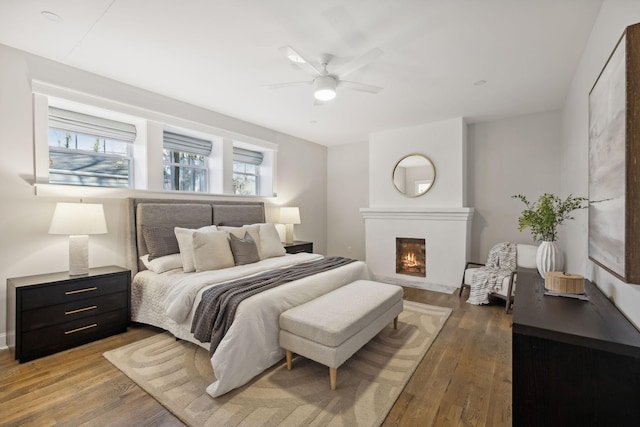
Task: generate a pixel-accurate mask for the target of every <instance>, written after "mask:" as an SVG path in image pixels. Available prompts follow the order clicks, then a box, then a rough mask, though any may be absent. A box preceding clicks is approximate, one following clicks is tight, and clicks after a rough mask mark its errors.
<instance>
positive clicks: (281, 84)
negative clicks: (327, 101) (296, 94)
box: [265, 81, 313, 89]
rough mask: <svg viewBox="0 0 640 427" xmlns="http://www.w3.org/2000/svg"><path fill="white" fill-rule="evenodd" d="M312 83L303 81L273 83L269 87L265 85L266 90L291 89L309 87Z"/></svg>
mask: <svg viewBox="0 0 640 427" xmlns="http://www.w3.org/2000/svg"><path fill="white" fill-rule="evenodd" d="M312 83H313V82H311V81H304V82H288V83H275V84H271V85H265V87H266V88H267V89H282V88H285V87H293V86H307V85H311V84H312Z"/></svg>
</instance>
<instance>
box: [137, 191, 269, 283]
mask: <svg viewBox="0 0 640 427" xmlns="http://www.w3.org/2000/svg"><path fill="white" fill-rule="evenodd" d="M262 222H265V215H264V203H263V202H236V201H212V200H176V199H172V200H168V199H143V198H130V199H128V203H127V264H128V265H127V267H128V268H130V269H131V273H132V275H135V274H136V273H137V272H138V271H140V270H144V269H145V267H144V265H143V264H142V262H140V257H141V256H142V255H145V254H147V253H149V251H148V250H147V246H146V243H145V241H144V237H143V235H142V229H143V227H156V226H157V227H185V228H198V227H202V226H205V225H212V224H215V225H229V226H241V225H245V224H256V223H262Z"/></svg>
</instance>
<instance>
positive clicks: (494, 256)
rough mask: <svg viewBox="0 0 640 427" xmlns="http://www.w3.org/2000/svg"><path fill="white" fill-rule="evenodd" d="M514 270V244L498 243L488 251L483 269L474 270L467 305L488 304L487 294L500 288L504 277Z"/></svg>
mask: <svg viewBox="0 0 640 427" xmlns="http://www.w3.org/2000/svg"><path fill="white" fill-rule="evenodd" d="M515 269H516V244H515V243H510V242H503V243H498V244H497V245H495V246H494V247H493V248H491V250H490V251H489V258H488V259H487V263H486V264H485V266H484V267H480V268H477V269H475V271H474V275H473V280H472V282H471V291H470V292H469V299H468V300H467V302H468V303H469V304H476V305H478V304H489V294H490V293H491V292H494V291H495V290H497V289H499V288H500V285H501V284H502V281H503V280H504V278H505V277H509V276H510V275H511V272H512V271H515Z"/></svg>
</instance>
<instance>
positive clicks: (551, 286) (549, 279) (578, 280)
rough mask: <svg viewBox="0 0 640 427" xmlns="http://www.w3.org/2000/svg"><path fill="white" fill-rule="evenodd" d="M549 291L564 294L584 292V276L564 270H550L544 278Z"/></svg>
mask: <svg viewBox="0 0 640 427" xmlns="http://www.w3.org/2000/svg"><path fill="white" fill-rule="evenodd" d="M544 287H545V289H547V290H548V291H552V292H558V293H562V294H584V277H582V276H580V275H578V274H567V273H563V272H562V271H550V272H548V273H547V275H546V277H545V279H544Z"/></svg>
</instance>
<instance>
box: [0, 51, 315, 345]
mask: <svg viewBox="0 0 640 427" xmlns="http://www.w3.org/2000/svg"><path fill="white" fill-rule="evenodd" d="M0 64H2V66H0V129H2V132H0V147H1V148H2V153H3V155H2V156H0V180H1V181H0V182H2V187H1V188H0V200H1V201H2V202H1V203H0V232H1V234H2V245H1V246H0V307H2V310H1V313H2V315H1V316H0V347H2V346H4V345H5V331H6V323H5V320H6V319H5V317H6V316H5V313H6V310H5V308H6V290H5V289H6V279H7V278H8V277H18V276H25V275H32V274H40V273H49V272H53V271H64V270H67V268H68V255H67V254H68V243H67V238H66V237H65V236H53V235H48V234H47V230H48V228H49V223H50V221H51V215H52V214H53V210H54V207H55V204H56V202H58V201H76V202H77V201H78V199H79V197H84V200H85V201H87V202H89V201H90V202H99V203H104V205H105V214H106V217H107V227H108V229H109V233H108V234H105V235H98V236H91V238H90V244H89V251H90V255H89V257H90V265H91V266H100V265H109V264H119V265H124V263H125V256H124V254H125V234H124V230H125V227H124V223H125V211H126V209H125V206H126V202H125V200H124V199H122V198H113V197H109V196H108V195H105V194H106V193H105V192H98V193H96V192H93V191H90V190H88V191H87V193H86V194H83V190H82V189H79V188H77V187H76V188H74V189H64V188H63V189H62V190H51V191H47V192H45V193H43V192H40V195H38V196H36V195H35V192H34V187H33V186H32V185H31V183H32V182H33V178H34V177H33V174H34V153H33V131H32V129H33V120H32V115H33V109H32V94H31V86H30V83H31V80H32V79H37V80H41V81H44V82H48V83H51V84H55V85H59V86H62V87H66V88H69V89H72V90H76V91H81V92H84V93H88V94H91V95H93V96H99V97H104V98H107V99H110V100H113V101H116V102H121V103H124V104H127V105H132V106H136V107H139V108H145V109H149V110H152V111H156V112H159V113H162V114H167V115H170V116H173V117H178V118H181V119H185V120H190V121H193V122H197V123H202V124H205V125H208V126H212V127H216V128H219V129H225V130H227V131H230V132H235V133H238V134H242V135H246V136H249V137H253V138H259V139H261V140H265V141H269V142H273V143H276V144H278V149H279V152H278V161H277V163H278V164H277V171H276V173H277V179H278V183H277V184H278V186H277V192H278V197H273V198H268V199H262V200H265V203H266V204H267V220H271V221H276V220H277V218H278V209H277V206H279V205H287V206H299V207H300V211H301V216H302V224H300V225H296V226H295V234H296V237H297V238H300V239H308V240H313V242H314V249H315V250H316V251H317V252H320V253H324V252H325V251H326V234H327V233H326V205H325V204H326V199H327V187H326V185H327V184H326V183H327V176H326V164H327V149H326V147H323V146H320V145H318V144H313V143H310V142H308V141H303V140H300V139H297V138H293V137H291V136H288V135H283V134H280V133H278V132H276V131H273V130H270V129H267V128H263V127H260V126H257V125H253V124H251V123H247V122H243V121H241V120H237V119H234V118H232V117H228V116H224V115H222V114H218V113H215V112H212V111H208V110H205V109H202V108H199V107H195V106H192V105H188V104H185V103H183V102H179V101H176V100H173V99H169V98H166V97H163V96H160V95H157V94H153V93H150V92H147V91H144V90H142V89H138V88H135V87H132V86H128V85H125V84H122V83H119V82H115V81H113V80H109V79H106V78H103V77H100V76H97V75H95V74H91V73H87V72H84V71H81V70H78V69H75V68H72V67H68V66H65V65H62V64H59V63H56V62H53V61H49V60H47V59H44V58H41V57H37V56H34V55H31V54H28V53H26V52H22V51H19V50H16V49H13V48H9V47H7V46H3V45H0ZM42 194H47V195H42ZM96 194H98V195H99V196H97V197H96V196H95V195H96ZM146 194H147V195H148V196H149V197H162V196H163V194H162V193H146ZM92 195H93V196H92ZM139 195H140V196H141V197H144V196H145V193H142V194H139ZM176 197H179V196H176ZM219 198H220V197H219ZM227 198H229V197H227Z"/></svg>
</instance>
